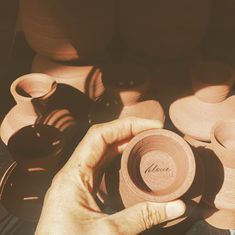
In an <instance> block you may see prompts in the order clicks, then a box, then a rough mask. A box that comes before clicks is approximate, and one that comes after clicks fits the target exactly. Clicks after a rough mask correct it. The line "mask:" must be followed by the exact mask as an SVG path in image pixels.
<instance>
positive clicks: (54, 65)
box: [31, 55, 104, 100]
mask: <svg viewBox="0 0 235 235" xmlns="http://www.w3.org/2000/svg"><path fill="white" fill-rule="evenodd" d="M31 71H32V72H33V73H44V74H47V75H50V76H52V77H53V78H54V79H55V80H56V82H57V83H63V84H67V85H69V86H72V87H74V88H76V89H78V90H80V91H81V92H83V93H85V94H86V95H88V96H89V98H91V99H93V100H96V99H97V98H98V97H100V96H101V95H102V93H103V92H104V86H103V83H102V80H101V71H100V69H98V68H97V67H95V66H76V65H66V64H65V63H64V64H63V63H61V62H60V63H59V62H56V61H53V60H50V59H48V58H46V57H44V56H41V55H36V56H35V57H34V59H33V62H32V68H31Z"/></svg>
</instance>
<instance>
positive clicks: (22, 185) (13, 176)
mask: <svg viewBox="0 0 235 235" xmlns="http://www.w3.org/2000/svg"><path fill="white" fill-rule="evenodd" d="M52 177H53V175H48V173H46V172H45V171H40V170H38V171H28V172H25V171H23V172H22V171H21V168H19V166H18V165H17V163H16V162H13V163H12V164H11V165H10V166H9V168H8V169H7V170H6V172H5V173H4V175H3V176H2V178H1V181H0V201H1V204H2V205H3V207H4V208H5V209H6V210H7V211H9V213H10V214H12V215H14V216H16V217H18V218H20V219H22V220H26V221H31V222H37V221H38V219H39V216H40V214H41V209H42V206H43V200H44V196H45V193H46V191H47V190H48V188H49V187H50V184H51V181H52Z"/></svg>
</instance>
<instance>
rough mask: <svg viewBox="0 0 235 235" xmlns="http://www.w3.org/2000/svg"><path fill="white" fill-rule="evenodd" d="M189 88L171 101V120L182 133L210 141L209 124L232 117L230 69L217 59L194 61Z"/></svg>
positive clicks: (234, 105) (234, 103)
mask: <svg viewBox="0 0 235 235" xmlns="http://www.w3.org/2000/svg"><path fill="white" fill-rule="evenodd" d="M190 74H191V75H190V76H191V80H192V91H187V92H185V93H184V94H182V96H181V97H179V98H178V99H177V100H176V101H174V102H173V103H172V104H171V106H170V110H169V115H170V118H171V121H172V122H173V124H174V125H175V127H176V128H177V129H178V130H180V131H181V132H182V133H183V134H185V135H188V136H191V137H193V138H194V139H197V140H201V141H210V131H211V128H212V126H213V125H214V124H215V123H216V122H217V121H219V120H224V119H228V118H233V117H234V118H235V96H234V95H231V89H232V85H233V84H234V71H233V69H232V68H231V67H230V66H229V65H226V64H223V63H221V62H218V61H207V62H206V61H205V62H200V63H197V64H196V65H195V66H194V67H193V68H192V69H191V73H190Z"/></svg>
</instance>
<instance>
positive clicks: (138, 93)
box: [90, 62, 165, 123]
mask: <svg viewBox="0 0 235 235" xmlns="http://www.w3.org/2000/svg"><path fill="white" fill-rule="evenodd" d="M150 80H151V74H150V72H149V71H148V69H147V68H146V67H145V66H143V65H141V64H136V63H134V62H120V63H116V64H110V65H107V66H106V67H104V68H103V69H102V81H103V83H104V87H105V91H104V93H103V95H102V96H101V97H100V99H99V100H97V101H96V102H95V104H94V105H93V107H92V109H91V112H90V122H91V123H99V122H105V121H108V120H113V119H116V118H123V117H128V116H135V117H142V118H149V119H158V120H160V121H162V122H164V120H165V115H164V111H163V108H162V106H161V104H160V103H159V102H158V101H157V100H156V98H155V97H154V95H153V94H152V93H151V92H150V85H149V84H150Z"/></svg>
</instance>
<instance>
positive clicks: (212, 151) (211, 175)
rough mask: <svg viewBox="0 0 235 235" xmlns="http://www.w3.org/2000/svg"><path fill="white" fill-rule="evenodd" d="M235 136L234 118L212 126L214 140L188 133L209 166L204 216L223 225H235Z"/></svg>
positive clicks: (221, 227) (219, 226)
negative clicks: (208, 141)
mask: <svg viewBox="0 0 235 235" xmlns="http://www.w3.org/2000/svg"><path fill="white" fill-rule="evenodd" d="M234 137H235V121H234V120H223V121H219V122H217V123H216V124H215V125H214V126H213V127H212V130H211V142H210V143H204V142H201V141H197V140H194V139H192V138H191V137H188V136H187V137H186V140H187V141H188V142H189V143H190V144H191V145H192V146H193V148H194V152H195V154H196V155H197V156H198V157H200V159H202V161H203V163H204V167H205V172H206V190H205V191H204V194H203V201H204V202H205V206H204V218H205V220H206V221H207V222H208V223H209V224H211V225H213V226H214V227H217V228H220V229H233V228H235V198H234V177H235V174H234V172H235V170H234V169H235V162H234V154H235V152H234V149H235V145H234Z"/></svg>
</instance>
